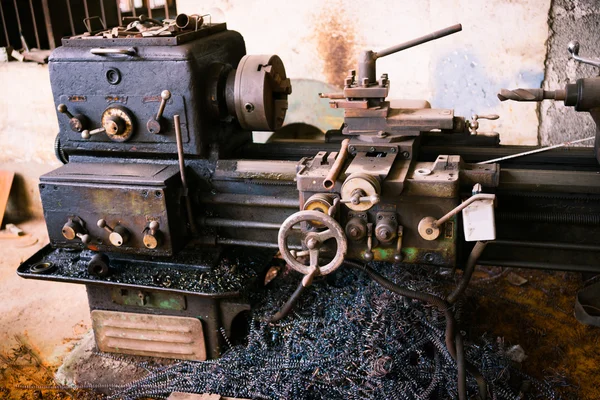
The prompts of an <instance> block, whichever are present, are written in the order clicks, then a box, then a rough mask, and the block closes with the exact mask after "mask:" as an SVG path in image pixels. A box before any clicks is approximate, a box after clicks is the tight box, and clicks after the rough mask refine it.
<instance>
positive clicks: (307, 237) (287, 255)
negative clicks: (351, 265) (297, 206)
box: [277, 211, 348, 275]
mask: <svg viewBox="0 0 600 400" xmlns="http://www.w3.org/2000/svg"><path fill="white" fill-rule="evenodd" d="M300 222H309V223H311V222H312V223H314V222H317V223H319V224H320V225H319V226H322V227H324V228H325V229H324V230H321V231H307V232H304V231H303V232H301V235H302V239H301V240H302V244H303V245H304V246H305V247H306V248H307V249H308V250H306V251H299V252H296V253H295V254H293V253H292V251H291V250H290V248H289V246H288V242H287V239H288V236H289V235H290V234H291V233H292V227H293V226H294V225H297V224H298V223H300ZM277 239H278V240H277V241H278V245H279V251H280V253H281V256H282V257H283V259H284V260H285V261H286V262H287V263H288V265H290V266H291V267H292V268H293V269H295V270H296V271H298V272H300V273H302V274H304V275H312V274H314V271H315V269H316V270H317V271H316V272H317V275H327V274H329V273H331V272H333V271H335V270H336V269H337V268H338V267H339V266H340V265H342V263H343V262H344V258H345V257H346V252H347V250H348V241H347V240H346V235H345V234H344V230H343V229H342V227H341V226H340V224H339V223H338V222H337V221H336V220H335V219H333V218H332V217H330V216H329V215H327V214H323V213H321V212H319V211H298V212H297V213H295V214H292V215H290V216H289V217H288V218H287V219H286V220H285V221H284V222H283V224H282V225H281V228H279V235H278V236H277ZM329 239H335V241H336V244H337V251H336V254H335V257H334V258H333V260H331V261H330V262H329V263H327V264H326V265H323V266H320V265H319V252H320V250H321V246H322V245H323V243H324V242H325V241H327V240H329ZM306 255H308V256H309V260H310V264H309V265H305V264H304V263H302V262H300V261H298V259H297V257H302V256H306Z"/></svg>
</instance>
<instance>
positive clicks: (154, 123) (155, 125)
mask: <svg viewBox="0 0 600 400" xmlns="http://www.w3.org/2000/svg"><path fill="white" fill-rule="evenodd" d="M160 97H161V100H160V105H159V106H158V112H157V113H156V116H155V117H153V118H150V119H149V120H148V122H147V123H146V128H147V129H148V132H150V133H154V134H159V133H160V128H161V126H160V121H161V119H162V116H163V112H164V111H165V107H166V106H167V101H169V99H170V98H171V92H169V91H168V90H163V91H162V92H161V93H160Z"/></svg>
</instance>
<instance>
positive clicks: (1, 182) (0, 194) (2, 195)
mask: <svg viewBox="0 0 600 400" xmlns="http://www.w3.org/2000/svg"><path fill="white" fill-rule="evenodd" d="M14 176H15V173H14V172H12V171H0V228H2V220H3V219H4V211H6V205H7V204H8V195H9V194H10V187H11V186H12V181H13V178H14Z"/></svg>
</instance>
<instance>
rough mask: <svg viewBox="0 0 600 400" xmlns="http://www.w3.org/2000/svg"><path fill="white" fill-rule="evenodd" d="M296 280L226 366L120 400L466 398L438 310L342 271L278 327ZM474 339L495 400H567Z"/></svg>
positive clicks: (270, 295) (419, 285) (268, 302)
mask: <svg viewBox="0 0 600 400" xmlns="http://www.w3.org/2000/svg"><path fill="white" fill-rule="evenodd" d="M378 269H379V270H380V271H381V272H382V273H384V274H386V275H387V276H389V277H391V278H392V279H393V280H394V281H396V282H399V283H401V284H402V285H404V286H408V287H410V288H411V289H414V290H421V291H429V292H430V293H434V294H440V293H435V292H431V290H435V288H436V287H439V286H440V282H437V281H435V280H434V278H432V275H431V274H429V275H428V272H427V271H424V270H423V269H420V270H414V269H412V268H408V269H398V268H396V269H393V268H391V267H388V266H381V265H380V266H378ZM295 278H296V277H294V276H290V277H287V278H281V280H279V279H278V280H276V281H274V282H273V283H278V286H277V287H274V288H267V289H266V292H264V293H256V294H255V296H256V298H255V302H256V304H255V307H254V314H253V316H252V319H251V321H250V326H251V328H250V333H249V335H248V337H247V339H246V342H245V343H244V344H239V345H233V346H232V347H231V348H230V349H229V350H228V351H226V352H225V354H224V355H223V356H222V357H221V358H220V359H217V360H210V361H205V362H189V361H185V362H180V363H177V364H174V365H171V366H167V367H165V368H164V369H161V370H155V371H152V372H150V373H149V374H148V375H147V376H146V377H144V378H142V379H140V380H138V381H135V382H132V383H131V384H129V385H127V386H126V387H125V388H124V389H122V390H120V391H118V392H115V393H113V394H112V397H111V398H112V399H138V398H146V397H152V398H166V397H168V395H169V394H170V393H171V392H173V391H178V392H189V393H217V394H220V395H222V396H230V397H241V398H252V399H284V398H285V399H328V400H331V399H404V400H406V399H455V398H457V396H458V389H457V383H456V373H457V369H456V364H455V362H454V361H453V359H452V357H451V356H450V354H449V353H448V351H447V350H446V347H445V345H444V327H445V320H444V316H443V314H441V313H438V312H437V309H435V308H434V307H431V306H429V305H426V304H423V303H420V302H417V301H412V300H410V299H407V298H403V297H401V296H398V295H395V294H393V293H390V292H388V291H386V290H384V289H382V288H381V287H380V286H378V285H377V284H375V283H373V282H372V281H370V280H368V279H367V278H366V277H365V276H364V275H361V274H359V273H357V272H355V271H354V270H350V269H346V268H341V269H340V270H338V271H336V273H334V274H331V275H330V276H328V277H327V279H322V280H321V281H317V282H315V283H314V284H313V285H312V287H310V288H308V289H307V290H306V292H305V295H303V297H302V299H301V300H300V301H299V303H298V304H297V306H296V308H295V312H293V313H291V314H290V315H289V316H287V317H286V318H284V319H283V320H281V321H280V322H278V323H274V324H269V323H268V322H266V321H267V320H268V317H270V316H271V315H273V313H275V312H276V311H277V310H278V308H279V307H280V306H281V304H283V302H285V300H286V299H287V298H288V297H289V295H290V293H291V292H292V291H293V290H294V288H295V286H296V283H297V282H296V279H295ZM277 281H279V282H277ZM431 288H434V289H431ZM465 339H466V340H465V342H466V343H465V355H466V358H467V359H468V360H469V361H470V362H471V363H473V364H474V365H475V366H477V368H479V370H480V371H481V372H482V373H483V375H484V376H485V378H486V379H487V382H488V384H489V389H488V392H489V393H488V398H493V399H515V398H522V399H525V398H530V399H534V398H544V399H557V398H558V396H557V395H556V394H555V393H554V391H553V390H552V388H550V387H549V386H547V385H546V384H545V383H543V382H540V381H536V380H534V379H532V378H530V377H527V376H525V375H524V374H523V373H522V372H520V371H519V370H518V369H517V368H515V367H514V366H513V362H512V361H511V360H510V359H509V357H508V355H507V353H506V349H505V348H503V346H502V345H499V344H498V343H497V342H495V341H493V340H490V339H489V338H487V337H482V338H476V340H473V341H470V340H468V339H469V338H465ZM515 380H517V381H518V380H528V381H530V382H531V383H532V385H531V386H532V388H533V389H532V390H531V391H530V393H525V394H523V393H519V390H518V389H514V388H513V387H512V386H511V385H509V383H508V382H509V381H511V382H514V381H515ZM467 385H468V394H469V396H474V395H476V394H477V383H476V381H475V380H474V379H473V378H472V377H470V376H469V377H468V380H467Z"/></svg>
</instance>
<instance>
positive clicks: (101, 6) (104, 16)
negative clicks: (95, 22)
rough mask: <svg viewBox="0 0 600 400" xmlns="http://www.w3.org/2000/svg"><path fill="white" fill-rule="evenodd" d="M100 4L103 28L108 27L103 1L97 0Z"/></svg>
mask: <svg viewBox="0 0 600 400" xmlns="http://www.w3.org/2000/svg"><path fill="white" fill-rule="evenodd" d="M98 1H99V2H100V13H101V14H102V21H104V26H105V27H108V25H107V24H106V10H104V0H98Z"/></svg>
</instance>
